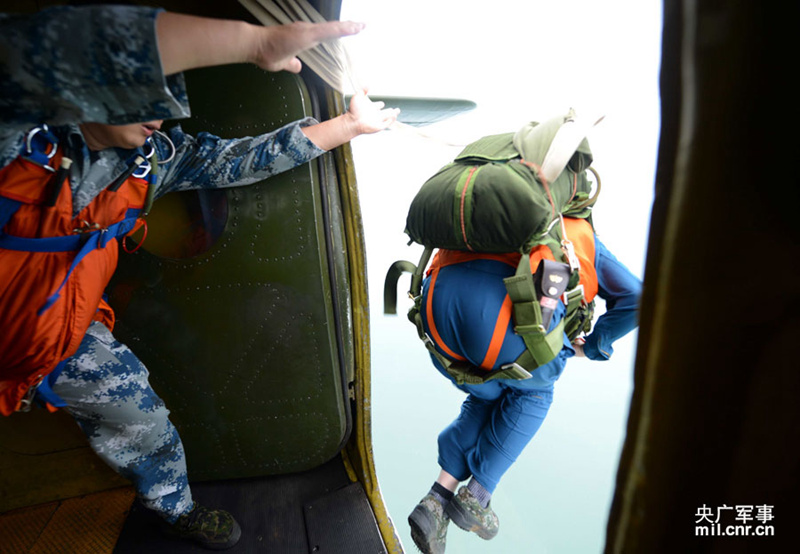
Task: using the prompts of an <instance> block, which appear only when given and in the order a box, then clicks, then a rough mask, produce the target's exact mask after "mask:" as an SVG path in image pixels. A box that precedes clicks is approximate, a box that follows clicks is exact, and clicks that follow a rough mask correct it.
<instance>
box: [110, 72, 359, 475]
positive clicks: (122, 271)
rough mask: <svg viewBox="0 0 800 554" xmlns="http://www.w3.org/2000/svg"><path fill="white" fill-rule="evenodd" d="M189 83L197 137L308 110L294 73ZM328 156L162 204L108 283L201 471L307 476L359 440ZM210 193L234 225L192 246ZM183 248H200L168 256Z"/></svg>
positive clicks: (122, 325) (276, 123) (270, 123)
mask: <svg viewBox="0 0 800 554" xmlns="http://www.w3.org/2000/svg"><path fill="white" fill-rule="evenodd" d="M187 82H188V87H189V92H190V94H191V97H192V110H193V117H192V119H191V120H188V121H186V122H182V126H183V128H184V129H185V130H186V131H187V132H190V133H196V132H198V131H200V130H205V131H209V132H212V133H214V134H217V135H220V136H223V137H235V136H244V135H253V134H258V133H262V132H266V131H269V130H272V129H276V128H278V127H280V126H281V125H283V124H285V123H288V122H290V121H294V120H296V119H299V118H301V117H304V116H305V115H310V110H311V104H310V102H311V99H310V97H309V96H308V92H307V91H306V89H305V87H304V85H303V83H302V81H301V80H300V79H299V78H298V77H296V76H293V75H288V74H269V73H266V72H264V71H261V70H259V69H256V68H254V67H250V66H238V67H233V68H231V67H228V68H213V69H207V70H202V71H196V72H192V74H191V75H187ZM324 165H325V161H324V160H323V161H322V162H321V163H317V162H312V163H310V164H306V165H304V166H301V167H298V168H295V169H294V170H291V171H289V172H286V173H283V174H280V175H278V176H275V177H272V178H270V179H268V180H266V181H264V182H261V183H257V184H254V185H250V186H246V187H237V188H233V189H229V190H227V191H224V192H222V193H217V192H216V191H215V193H212V194H210V195H209V194H206V193H197V192H194V191H193V192H188V193H178V194H173V195H168V196H166V197H164V198H163V199H162V200H163V201H162V200H160V201H158V202H156V204H155V206H154V210H153V214H152V215H153V217H152V221H151V223H150V229H149V234H148V238H147V239H146V241H145V243H144V246H143V248H142V249H141V250H139V251H138V252H136V253H135V254H133V255H129V256H122V258H123V259H122V261H121V263H120V268H119V270H118V272H117V276H116V277H115V280H114V282H113V286H112V287H111V289H110V291H111V303H112V306H114V308H115V310H116V311H117V315H118V318H119V320H118V323H117V328H116V331H115V333H116V335H117V336H118V338H119V339H120V340H121V341H123V342H125V343H126V344H128V345H129V346H130V347H131V348H132V349H133V350H134V352H136V353H137V355H138V356H139V357H140V359H141V360H142V361H143V362H144V363H145V365H147V367H148V368H149V370H150V372H151V383H152V384H153V387H154V388H155V389H156V391H157V392H158V393H159V394H160V395H161V396H162V397H163V398H164V400H165V402H166V403H167V406H168V407H169V408H170V410H171V411H172V416H171V417H172V421H173V423H175V425H176V427H177V428H178V430H179V432H180V434H181V437H182V438H183V441H184V445H185V447H186V451H187V458H188V463H189V471H190V479H193V480H203V479H223V478H234V477H245V476H255V475H269V474H276V473H287V472H294V471H302V470H304V469H309V468H311V467H314V466H316V465H319V464H320V463H322V462H324V461H326V460H328V459H330V458H331V457H333V456H334V455H336V453H337V452H338V451H339V450H340V448H341V446H342V445H343V444H344V442H345V440H346V438H347V433H348V431H349V426H350V412H349V402H348V398H347V394H348V393H347V384H346V374H347V373H348V372H349V371H351V370H350V369H349V368H347V367H343V365H342V364H341V363H340V362H341V360H342V359H345V360H346V359H347V356H344V354H343V353H342V352H341V351H340V346H339V344H340V342H341V340H340V338H339V337H338V336H337V335H339V334H340V331H341V330H342V329H344V333H343V334H344V336H345V337H348V339H347V340H351V339H350V338H349V337H350V336H351V333H350V332H349V331H347V329H348V328H349V325H350V323H349V319H348V315H347V314H349V309H347V308H346V309H343V310H339V308H340V306H338V305H335V303H337V302H340V303H343V304H346V302H347V296H348V294H349V293H348V290H347V287H346V286H342V281H341V279H342V276H346V275H347V272H346V267H345V261H344V252H343V250H342V246H341V244H338V245H336V244H331V245H330V247H329V246H328V244H327V241H329V240H333V237H338V238H337V239H336V240H337V242H341V238H340V229H338V228H337V229H335V232H333V230H332V229H331V226H330V223H329V222H328V219H327V218H326V217H323V216H324V215H325V214H326V213H327V214H329V209H330V208H328V207H327V205H328V204H330V195H331V194H334V195H335V188H334V190H332V191H331V190H325V191H324V192H322V191H321V183H326V184H327V178H326V176H325V172H324V171H323V174H321V173H320V170H321V168H323V167H324ZM171 196H174V197H175V198H170V197H171ZM203 202H205V205H206V206H209V205H210V206H213V210H214V211H215V212H216V213H217V214H218V215H219V214H223V216H222V218H223V220H224V222H225V225H224V231H223V232H222V233H221V235H220V236H219V237H218V238H216V240H215V241H214V238H213V237H212V239H211V240H212V241H213V244H212V245H211V247H210V248H209V249H208V250H206V251H205V252H202V253H200V254H197V255H190V254H191V252H193V251H194V250H196V248H194V247H192V246H187V245H189V244H192V241H193V240H195V238H196V237H197V235H198V232H197V231H198V225H197V224H198V221H199V220H198V219H197V218H195V220H194V221H192V217H191V216H192V215H193V214H194V215H197V214H199V213H201V212H202V210H200V209H198V208H197V207H196V206H197V205H198V203H203ZM161 204H163V205H161ZM192 206H194V207H192ZM334 208H335V206H334ZM187 214H188V217H187ZM200 220H202V217H201V218H200ZM334 222H335V224H334V227H338V226H339V225H340V222H339V221H338V220H336V219H334ZM201 227H202V226H201ZM199 234H200V235H203V233H202V232H200V233H199ZM207 238H208V237H204V240H205V239H207ZM176 252H179V253H180V255H181V256H189V257H180V258H170V257H165V255H169V256H175V255H177V254H176ZM329 255H330V256H332V258H329ZM329 261H332V262H333V266H332V268H329V265H328V263H329ZM331 269H332V270H333V274H334V279H338V281H337V282H336V285H335V290H334V287H332V284H331V283H332V279H331ZM339 313H344V314H345V315H344V316H339V317H337V314H339ZM345 365H346V364H345Z"/></svg>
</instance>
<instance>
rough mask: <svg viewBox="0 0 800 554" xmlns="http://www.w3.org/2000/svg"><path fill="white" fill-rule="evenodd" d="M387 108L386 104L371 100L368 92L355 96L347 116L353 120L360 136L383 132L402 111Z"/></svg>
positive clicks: (361, 92)
mask: <svg viewBox="0 0 800 554" xmlns="http://www.w3.org/2000/svg"><path fill="white" fill-rule="evenodd" d="M385 106H386V104H385V103H384V102H373V101H372V100H370V99H369V96H367V91H366V90H364V91H359V92H357V93H356V94H354V95H353V97H352V98H351V99H350V108H349V110H348V112H347V115H349V116H350V117H351V118H352V120H353V124H354V125H355V128H356V131H357V134H358V135H363V134H369V133H377V132H378V131H383V130H384V129H387V128H388V127H389V126H391V125H392V123H394V122H395V121H396V120H397V116H398V115H400V109H399V108H386V107H385Z"/></svg>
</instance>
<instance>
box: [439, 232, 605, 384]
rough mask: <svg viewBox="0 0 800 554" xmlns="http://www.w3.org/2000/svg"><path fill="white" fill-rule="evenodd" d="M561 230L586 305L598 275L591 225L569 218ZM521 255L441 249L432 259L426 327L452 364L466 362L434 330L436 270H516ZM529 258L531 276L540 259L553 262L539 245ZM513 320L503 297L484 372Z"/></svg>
mask: <svg viewBox="0 0 800 554" xmlns="http://www.w3.org/2000/svg"><path fill="white" fill-rule="evenodd" d="M564 227H565V231H566V233H565V234H566V236H567V237H568V238H569V240H570V241H571V242H572V245H573V246H574V248H575V254H576V256H577V257H578V260H579V262H580V272H579V276H580V285H582V286H583V298H584V302H586V303H589V302H591V301H592V300H594V298H595V296H597V289H598V284H597V271H596V269H595V265H594V256H595V247H594V231H593V229H592V226H591V224H590V223H589V222H588V221H586V220H585V219H578V218H572V217H565V218H564ZM520 257H521V254H519V253H513V252H512V253H505V254H489V253H477V252H466V251H462V250H445V249H440V250H439V251H438V252H437V253H436V255H435V256H434V258H433V261H432V262H431V265H430V268H429V269H428V273H427V274H428V275H430V276H431V284H430V289H429V291H428V297H427V302H428V307H427V310H426V312H427V325H428V329H429V330H430V334H431V339H432V340H433V341H434V342H435V343H436V344H437V345H438V346H439V347H440V348H441V349H442V350H444V351H445V352H446V353H447V355H448V356H450V357H451V358H452V359H454V360H459V361H465V360H466V358H464V357H463V356H460V355H459V354H457V353H456V352H454V351H453V350H451V349H450V348H449V347H448V346H447V345H446V344H445V343H444V341H443V340H442V338H441V337H440V336H439V333H438V332H437V330H436V325H435V323H434V320H433V309H432V306H431V302H432V298H433V289H434V287H435V283H436V277H437V275H438V273H439V270H440V269H441V268H443V267H446V266H448V265H453V264H458V263H463V262H468V261H471V260H479V259H480V260H496V261H499V262H503V263H506V264H508V265H509V266H511V267H514V268H516V267H517V265H518V264H519V261H520ZM530 258H531V273H536V269H537V268H538V267H539V263H540V262H541V260H543V259H548V260H553V261H555V258H554V256H553V253H552V252H551V250H550V248H548V247H547V246H544V245H541V246H537V247H535V248H534V249H533V250H532V251H531V254H530ZM511 316H512V302H511V298H509V296H508V295H507V294H506V297H505V300H504V302H503V305H502V306H501V308H500V312H499V314H498V317H497V323H496V324H495V328H494V332H493V333H492V339H491V341H490V343H489V348H488V350H487V352H486V356H485V358H484V359H483V361H482V362H481V364H480V367H482V368H483V369H487V370H491V369H492V367H493V366H494V364H495V362H496V360H497V356H498V354H499V353H500V349H501V347H502V346H503V338H504V337H505V334H506V329H507V328H508V325H509V323H510V321H511Z"/></svg>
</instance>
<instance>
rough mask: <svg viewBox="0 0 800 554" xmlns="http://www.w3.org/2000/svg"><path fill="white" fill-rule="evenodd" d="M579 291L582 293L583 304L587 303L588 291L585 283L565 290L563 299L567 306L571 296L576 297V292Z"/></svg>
mask: <svg viewBox="0 0 800 554" xmlns="http://www.w3.org/2000/svg"><path fill="white" fill-rule="evenodd" d="M576 291H578V292H580V293H581V304H586V293H585V291H584V288H583V283H580V284H578V286H577V287H575V288H573V289H570V290H566V291H564V294H562V295H561V301H562V302H563V303H564V305H565V306H569V299H570V297H575V296H576V295H575V292H576Z"/></svg>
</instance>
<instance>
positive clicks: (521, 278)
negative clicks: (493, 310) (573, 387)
mask: <svg viewBox="0 0 800 554" xmlns="http://www.w3.org/2000/svg"><path fill="white" fill-rule="evenodd" d="M503 282H504V283H505V285H506V291H508V296H509V298H511V302H512V304H513V308H512V309H513V315H514V332H515V333H516V334H517V335H519V336H520V337H522V340H523V341H525V346H526V347H527V350H526V351H525V352H524V353H523V354H522V355H521V356H520V357H519V358H518V359H517V364H519V365H520V366H522V367H525V368H528V369H529V370H530V369H535V368H537V367H539V366H541V365H544V364H546V363H547V362H549V361H551V360H552V359H553V358H555V357H556V356H557V355H558V353H559V352H560V351H561V348H562V346H563V343H564V341H563V335H562V334H563V332H564V321H563V319H562V320H561V321H560V322H559V324H558V325H557V326H556V327H555V329H553V330H552V331H550V332H549V333H548V332H547V329H545V328H544V326H543V325H542V310H541V307H540V305H539V299H538V297H537V294H536V285H535V284H534V282H533V274H531V261H530V254H529V253H525V254H523V255H522V257H521V259H520V261H519V265H518V266H517V271H516V273H515V274H514V275H513V276H512V277H507V278H506V279H503Z"/></svg>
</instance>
